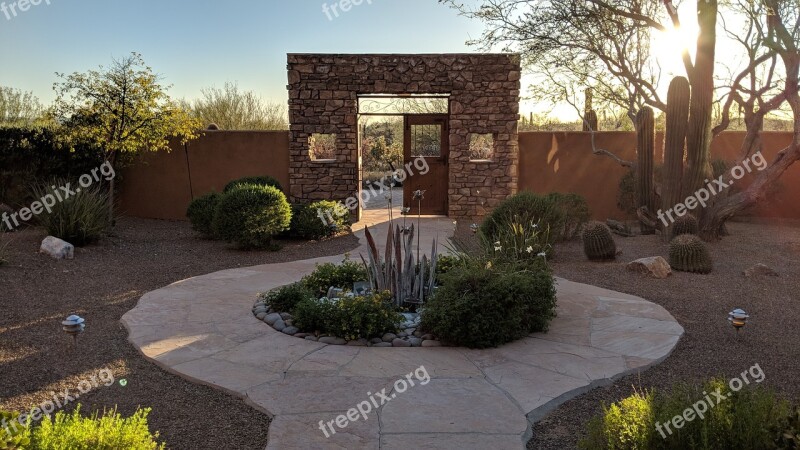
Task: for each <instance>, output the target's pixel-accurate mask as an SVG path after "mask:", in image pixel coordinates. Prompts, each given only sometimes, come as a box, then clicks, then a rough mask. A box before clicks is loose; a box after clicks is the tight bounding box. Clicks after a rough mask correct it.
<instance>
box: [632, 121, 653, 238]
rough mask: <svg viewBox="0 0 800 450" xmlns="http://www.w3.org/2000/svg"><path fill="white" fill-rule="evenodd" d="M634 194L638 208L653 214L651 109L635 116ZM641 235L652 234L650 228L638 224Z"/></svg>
mask: <svg viewBox="0 0 800 450" xmlns="http://www.w3.org/2000/svg"><path fill="white" fill-rule="evenodd" d="M636 138H637V142H636V157H637V164H636V193H637V200H636V201H637V203H638V205H637V206H639V207H642V206H644V207H647V210H648V211H649V212H650V213H653V212H655V210H656V202H655V196H654V195H653V155H654V153H655V146H656V144H655V139H656V128H655V119H654V115H653V108H651V107H649V106H645V107H643V108H642V109H641V110H639V112H638V113H637V114H636ZM640 226H641V230H642V234H653V233H655V230H654V229H653V228H652V227H649V226H647V225H645V224H644V223H641V224H640Z"/></svg>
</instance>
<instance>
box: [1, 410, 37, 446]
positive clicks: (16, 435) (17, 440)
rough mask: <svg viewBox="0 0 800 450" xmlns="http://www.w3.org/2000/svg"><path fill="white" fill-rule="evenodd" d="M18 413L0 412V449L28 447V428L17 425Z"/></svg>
mask: <svg viewBox="0 0 800 450" xmlns="http://www.w3.org/2000/svg"><path fill="white" fill-rule="evenodd" d="M18 418H19V413H10V412H7V411H0V424H2V426H0V448H3V449H24V448H28V446H29V445H30V442H31V441H30V436H29V431H28V427H27V426H26V425H22V424H20V423H19V420H18Z"/></svg>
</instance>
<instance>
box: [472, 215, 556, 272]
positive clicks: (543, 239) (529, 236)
mask: <svg viewBox="0 0 800 450" xmlns="http://www.w3.org/2000/svg"><path fill="white" fill-rule="evenodd" d="M503 225H504V226H502V227H498V228H497V230H496V231H495V234H494V236H493V237H492V240H488V239H487V237H486V236H485V235H481V236H480V239H481V244H482V247H483V248H484V250H485V253H486V255H487V257H488V259H491V260H494V261H496V262H498V261H499V262H511V263H513V262H534V263H535V262H543V261H545V258H546V257H550V256H552V253H553V245H552V235H551V232H550V228H549V227H548V226H547V225H541V223H540V222H532V221H523V220H520V219H519V218H518V217H516V216H515V217H512V218H511V219H510V220H509V221H507V222H504V224H503Z"/></svg>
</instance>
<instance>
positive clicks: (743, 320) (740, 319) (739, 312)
mask: <svg viewBox="0 0 800 450" xmlns="http://www.w3.org/2000/svg"><path fill="white" fill-rule="evenodd" d="M749 318H750V316H748V315H747V313H746V312H744V310H743V309H739V308H737V309H734V310H733V311H731V312H729V313H728V321H730V323H731V325H733V327H734V328H736V332H737V333H738V332H739V331H741V329H742V328H744V326H745V325H747V319H749Z"/></svg>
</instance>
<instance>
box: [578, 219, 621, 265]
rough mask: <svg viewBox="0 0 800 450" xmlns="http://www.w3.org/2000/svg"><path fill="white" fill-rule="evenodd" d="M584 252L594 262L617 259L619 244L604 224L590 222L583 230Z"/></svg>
mask: <svg viewBox="0 0 800 450" xmlns="http://www.w3.org/2000/svg"><path fill="white" fill-rule="evenodd" d="M583 252H584V253H586V257H587V258H589V259H590V260H592V261H603V260H609V259H615V258H616V257H617V244H616V243H615V242H614V237H613V236H612V235H611V230H610V229H609V228H608V226H606V224H604V223H602V222H589V224H587V225H586V227H585V228H584V229H583Z"/></svg>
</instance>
